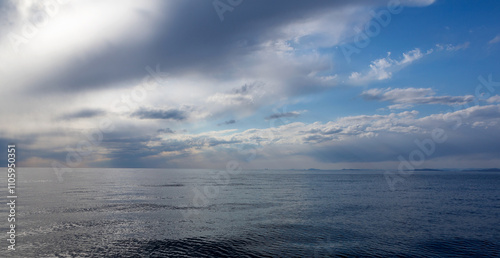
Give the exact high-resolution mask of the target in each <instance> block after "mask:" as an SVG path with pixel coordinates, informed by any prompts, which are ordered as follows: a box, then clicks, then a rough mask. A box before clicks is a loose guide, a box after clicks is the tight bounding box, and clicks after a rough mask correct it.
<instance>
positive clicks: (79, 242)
mask: <svg viewBox="0 0 500 258" xmlns="http://www.w3.org/2000/svg"><path fill="white" fill-rule="evenodd" d="M4 172H5V171H4ZM17 173H18V178H17V179H18V185H17V192H18V194H17V195H18V199H17V202H18V205H17V214H16V217H17V220H16V221H17V227H16V229H17V232H16V233H17V238H16V241H17V243H16V251H15V252H7V251H6V249H7V245H8V242H7V241H6V236H7V234H4V237H3V239H4V240H2V243H3V246H2V247H1V251H0V257H225V256H229V257H330V256H332V257H337V256H338V257H352V256H366V257H387V256H402V257H407V256H408V257H410V256H411V257H429V256H432V257H452V256H453V257H454V256H464V257H470V256H490V257H495V256H496V257H499V256H500V188H499V186H500V173H498V172H430V171H429V172H415V173H414V174H413V175H411V176H409V177H408V178H406V180H405V181H404V182H403V183H400V184H397V185H396V190H395V191H391V189H390V188H389V186H388V184H387V181H386V179H385V178H384V175H383V171H273V170H267V171H243V172H241V173H237V174H224V173H215V171H214V170H174V169H167V170H165V169H77V170H75V172H73V173H66V174H64V175H63V179H64V180H63V181H62V182H59V181H58V179H57V177H56V175H55V173H54V172H53V170H52V169H27V168H26V169H23V168H19V169H18V172H17ZM6 174H7V173H6V172H5V173H2V175H1V176H0V178H1V180H2V182H5V183H4V185H5V186H4V189H5V191H4V194H2V196H1V198H2V202H4V203H6V202H7V198H6V196H7V190H6V189H7V187H6V184H7V183H6V178H5V177H6ZM0 212H1V217H0V219H1V220H3V221H2V223H0V225H1V230H2V231H3V232H5V233H6V232H7V231H8V228H7V227H8V222H7V213H8V206H7V205H2V206H1V208H0Z"/></svg>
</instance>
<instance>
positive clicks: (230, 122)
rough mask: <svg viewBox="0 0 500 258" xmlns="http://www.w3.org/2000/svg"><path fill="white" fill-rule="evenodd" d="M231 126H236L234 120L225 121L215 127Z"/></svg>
mask: <svg viewBox="0 0 500 258" xmlns="http://www.w3.org/2000/svg"><path fill="white" fill-rule="evenodd" d="M232 124H236V120H234V119H231V120H228V121H225V122H224V123H220V124H217V125H218V126H221V125H232Z"/></svg>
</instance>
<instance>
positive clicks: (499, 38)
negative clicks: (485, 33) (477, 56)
mask: <svg viewBox="0 0 500 258" xmlns="http://www.w3.org/2000/svg"><path fill="white" fill-rule="evenodd" d="M498 42H500V35H496V36H495V37H494V38H492V39H491V40H490V41H488V44H496V43H498Z"/></svg>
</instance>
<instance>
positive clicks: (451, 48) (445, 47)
mask: <svg viewBox="0 0 500 258" xmlns="http://www.w3.org/2000/svg"><path fill="white" fill-rule="evenodd" d="M469 46H470V42H465V43H463V44H460V45H452V44H446V45H442V44H436V50H438V51H442V50H446V51H450V52H452V51H458V50H464V49H467V48H469Z"/></svg>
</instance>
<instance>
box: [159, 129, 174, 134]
mask: <svg viewBox="0 0 500 258" xmlns="http://www.w3.org/2000/svg"><path fill="white" fill-rule="evenodd" d="M156 132H158V133H164V134H172V133H175V132H174V131H173V130H172V129H170V128H165V129H158V130H157V131H156Z"/></svg>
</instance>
